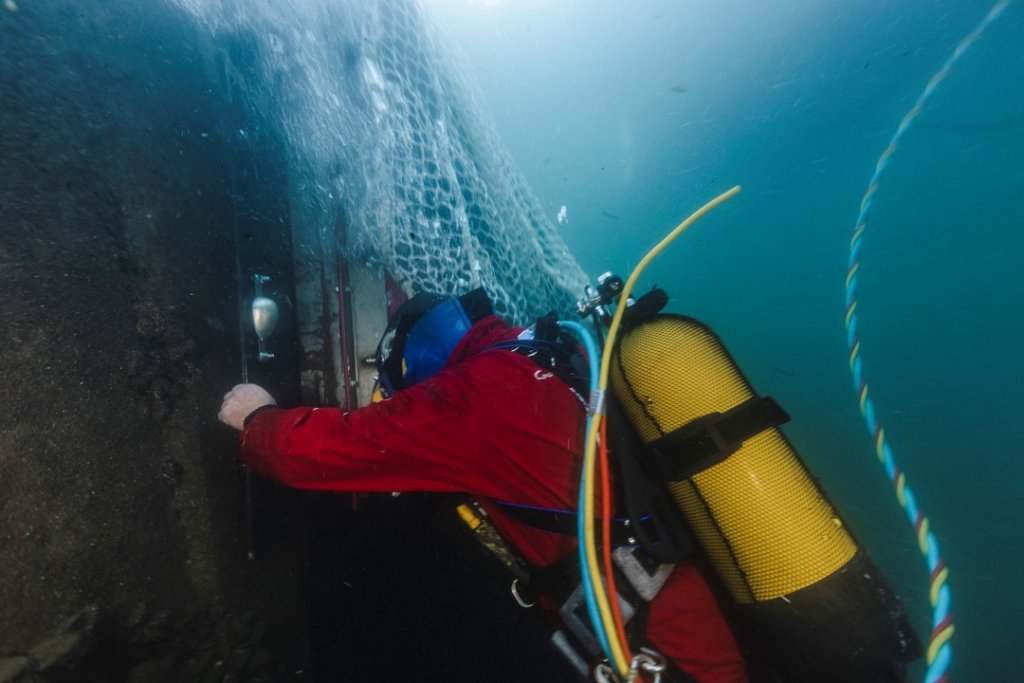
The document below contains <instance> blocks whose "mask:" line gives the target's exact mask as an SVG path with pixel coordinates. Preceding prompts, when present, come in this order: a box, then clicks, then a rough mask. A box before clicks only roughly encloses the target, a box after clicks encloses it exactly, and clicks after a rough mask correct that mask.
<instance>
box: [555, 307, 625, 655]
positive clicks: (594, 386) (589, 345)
mask: <svg viewBox="0 0 1024 683" xmlns="http://www.w3.org/2000/svg"><path fill="white" fill-rule="evenodd" d="M558 325H559V326H560V327H562V328H564V329H566V330H569V331H571V332H572V333H573V334H575V335H576V337H577V338H579V340H580V341H581V342H582V343H583V348H584V350H585V351H586V353H587V365H588V366H589V369H590V397H591V398H592V397H593V396H594V395H595V393H596V392H597V390H598V385H599V379H598V376H599V368H598V364H599V363H600V359H601V354H600V351H599V350H598V348H597V342H595V341H594V337H593V335H592V334H590V332H589V331H588V330H587V328H585V327H584V326H583V325H580V324H579V323H577V322H573V321H571V320H559V321H558ZM593 419H594V414H593V411H592V410H590V409H589V408H588V410H587V432H589V431H590V424H591V422H592V421H593ZM587 432H585V433H587ZM587 476H588V473H587V471H586V468H581V471H580V492H581V493H582V492H583V491H585V490H586V485H587ZM582 505H583V501H582V496H581V498H580V509H579V513H578V514H577V515H576V534H577V536H578V537H579V541H578V542H577V544H576V545H577V546H578V547H579V553H580V575H581V576H582V585H583V597H584V599H585V600H586V602H587V614H589V615H590V623H591V624H592V625H593V627H594V632H595V633H596V634H597V639H598V641H599V642H600V643H601V649H602V650H603V651H604V653H605V655H606V656H607V657H608V658H609V659H611V656H612V655H611V648H610V647H609V646H608V634H607V633H606V632H605V630H604V626H603V623H602V621H601V616H600V614H599V613H598V608H597V598H596V597H595V595H594V584H593V583H592V582H591V579H590V574H589V572H587V571H586V567H587V565H588V563H589V561H588V557H587V544H586V543H584V538H585V536H586V532H585V531H584V522H585V519H584V516H583V507H582Z"/></svg>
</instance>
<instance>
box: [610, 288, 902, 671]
mask: <svg viewBox="0 0 1024 683" xmlns="http://www.w3.org/2000/svg"><path fill="white" fill-rule="evenodd" d="M638 308H640V307H638ZM628 317H629V316H627V318H628ZM634 317H638V318H641V319H639V320H629V321H627V322H625V323H624V325H623V330H622V331H621V333H620V336H619V340H618V343H617V344H616V347H615V348H614V350H613V352H612V358H611V363H610V370H609V373H610V381H611V386H612V388H613V391H614V395H615V398H616V399H617V401H618V403H619V404H620V406H621V407H622V410H623V412H624V413H625V414H626V417H627V419H628V421H629V422H630V423H631V425H632V427H633V428H634V429H635V431H636V433H637V434H638V436H639V437H640V440H641V441H642V442H643V443H644V445H645V447H644V449H643V452H642V453H640V454H638V456H639V458H638V459H639V460H640V461H641V462H642V464H643V465H644V468H645V469H646V470H647V473H648V476H649V477H651V478H654V479H658V480H661V481H663V482H664V484H665V486H666V488H667V489H668V491H669V492H670V494H671V496H672V498H673V499H674V500H675V503H676V505H677V506H678V507H679V509H680V510H681V511H682V513H683V516H684V517H685V519H686V521H687V523H688V525H689V526H690V529H691V531H692V532H693V534H694V536H695V537H696V538H697V540H698V542H699V543H700V545H701V547H702V548H703V550H704V553H705V554H706V556H707V558H708V561H709V562H710V564H711V565H712V567H713V569H714V571H715V573H716V574H717V576H718V578H719V579H720V581H721V584H722V586H723V587H724V589H725V591H726V592H727V593H728V595H729V597H731V601H732V603H733V606H732V608H731V610H730V611H731V612H732V616H733V618H734V623H735V625H736V626H737V634H738V635H739V636H740V638H741V640H743V641H744V644H745V645H748V646H751V647H753V648H754V649H756V650H757V651H758V654H757V655H756V656H757V657H758V658H759V659H761V660H767V662H768V663H769V665H770V668H771V669H773V670H775V671H776V672H778V673H779V674H781V675H782V676H783V680H786V681H788V682H793V681H801V682H802V681H807V682H811V681H814V682H815V683H818V682H821V681H831V682H838V681H849V682H851V683H853V682H854V681H856V682H857V683H865V682H870V681H879V682H882V681H886V682H888V681H900V680H903V678H902V673H901V672H902V662H905V661H909V660H912V659H914V658H916V657H918V656H920V643H919V641H918V640H917V638H916V636H915V635H914V633H913V630H912V629H911V628H910V626H909V624H908V623H907V620H906V615H905V612H904V610H903V607H902V604H901V603H900V601H899V599H898V598H897V597H896V596H895V594H894V593H893V592H892V591H891V589H890V588H889V587H888V585H887V584H886V582H885V580H884V579H883V578H882V576H881V574H880V572H879V571H878V570H877V569H876V568H875V567H874V566H873V564H872V563H871V561H870V559H869V558H868V557H867V555H866V554H864V553H863V552H862V551H860V550H859V548H858V545H857V543H856V541H855V540H854V538H853V536H852V535H851V534H850V532H849V531H848V530H847V528H846V526H845V525H844V524H843V522H842V520H841V519H840V517H839V515H838V514H837V513H836V511H835V509H834V508H833V506H832V505H831V503H830V502H829V500H828V499H827V497H826V496H825V494H824V492H823V491H822V490H821V489H820V487H819V486H818V485H817V484H816V482H815V481H814V479H813V478H812V477H811V475H810V474H809V473H808V471H807V469H806V467H805V466H804V464H803V463H802V462H801V460H800V458H799V456H798V455H797V453H796V451H795V449H794V448H793V446H792V445H791V444H790V443H789V441H788V440H787V439H786V437H785V435H784V434H783V433H782V431H781V430H780V429H779V427H778V425H779V424H782V423H783V422H786V421H787V420H788V419H789V418H788V416H787V415H786V414H785V413H784V412H783V411H782V410H781V409H780V408H779V407H778V406H777V405H776V404H775V402H774V401H772V400H771V399H767V398H760V397H758V395H757V394H756V392H755V391H754V389H753V387H752V386H751V385H750V383H749V382H748V381H747V379H746V377H744V375H743V373H742V371H741V370H740V369H739V367H738V366H737V364H736V363H735V361H734V360H733V359H732V357H731V356H730V354H729V352H728V351H727V350H726V348H725V346H724V345H723V344H722V342H721V341H720V340H719V338H718V337H717V336H716V335H715V334H714V333H713V332H712V331H711V330H710V329H709V328H708V327H707V326H705V325H704V324H702V323H700V322H699V321H697V320H694V319H692V318H687V317H684V316H679V315H668V314H651V315H646V316H634Z"/></svg>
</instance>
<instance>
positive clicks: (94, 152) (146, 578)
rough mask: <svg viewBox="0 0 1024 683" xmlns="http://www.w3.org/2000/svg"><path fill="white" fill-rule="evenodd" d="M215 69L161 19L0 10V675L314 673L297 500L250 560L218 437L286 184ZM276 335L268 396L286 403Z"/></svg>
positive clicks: (68, 5)
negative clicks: (247, 279)
mask: <svg viewBox="0 0 1024 683" xmlns="http://www.w3.org/2000/svg"><path fill="white" fill-rule="evenodd" d="M12 8H16V9H17V11H12ZM239 49H244V46H239ZM210 73H211V69H210V65H209V64H204V63H203V60H202V57H201V56H200V54H199V52H198V51H197V48H196V45H195V40H194V33H193V31H192V30H191V29H190V26H189V23H188V22H186V21H183V20H182V18H181V17H180V16H178V15H177V14H176V13H175V12H172V11H170V10H167V9H161V6H160V4H159V3H149V2H146V3H144V2H126V3H113V4H110V5H107V4H94V3H73V2H54V3H21V6H18V5H14V4H13V3H8V4H7V6H6V8H4V7H0V283H2V284H0V377H2V383H3V388H2V390H0V557H2V569H0V681H14V680H19V681H20V680H34V679H37V678H38V679H40V680H55V681H56V680H74V681H84V680H134V681H152V680H208V679H210V680H222V679H223V677H224V675H226V674H228V673H231V674H233V675H235V676H236V677H237V678H236V679H237V680H258V679H264V680H270V678H271V677H272V676H274V677H278V676H279V675H280V674H281V672H282V671H284V670H285V669H286V668H287V663H288V662H290V661H294V662H300V661H302V659H303V657H304V654H303V648H304V644H303V634H302V630H303V628H302V624H303V622H302V620H301V618H298V619H297V618H296V610H297V609H299V610H300V611H301V595H299V594H298V593H297V591H299V588H300V584H299V582H298V581H296V580H295V577H297V576H299V568H300V567H301V565H302V562H303V553H302V550H301V548H302V546H301V543H302V533H301V529H302V528H303V525H302V524H301V516H302V514H303V513H302V512H301V510H302V505H301V501H296V500H295V499H294V498H293V497H290V496H289V493H288V492H287V491H283V490H276V489H275V490H273V492H272V493H271V494H269V495H271V496H272V500H273V507H274V511H273V515H269V514H268V515H266V516H267V517H270V518H271V519H269V520H266V519H265V520H261V525H260V537H259V539H258V542H259V554H258V559H257V560H256V561H254V562H250V561H249V560H247V558H246V552H247V547H246V523H245V513H244V510H245V506H244V499H243V479H242V476H241V474H240V471H239V468H238V465H237V463H236V457H235V454H236V453H237V445H236V443H235V437H234V434H233V433H232V432H231V430H229V429H227V428H225V427H224V426H223V425H221V424H219V423H218V422H217V420H216V413H217V409H218V407H219V404H220V397H221V395H222V394H223V393H224V391H225V390H226V389H227V388H230V386H232V384H235V383H237V382H238V381H239V379H240V368H241V364H240V358H239V343H238V330H239V322H238V318H237V315H236V312H237V310H238V294H239V293H238V287H237V284H236V245H235V232H236V231H237V233H238V235H239V239H240V242H241V250H242V254H241V258H242V260H243V261H245V262H246V264H247V266H248V267H249V268H258V269H259V270H261V271H263V272H265V273H268V274H271V275H273V276H274V277H275V278H276V280H275V282H274V284H275V285H276V286H277V287H278V288H279V289H280V291H281V292H282V293H287V291H288V287H289V281H288V278H289V277H290V276H289V275H288V274H289V272H290V267H291V263H290V261H291V249H290V244H289V241H288V240H289V237H288V235H289V232H288V230H287V224H286V223H282V221H287V218H288V215H289V213H288V209H287V205H286V200H285V193H284V192H282V191H281V188H282V187H283V186H284V185H285V180H284V178H283V170H282V167H281V164H280V150H279V149H278V148H277V146H276V142H275V140H274V138H273V136H272V127H271V126H262V127H261V126H260V125H259V124H260V123H261V121H262V120H263V117H266V116H268V115H270V114H272V112H253V111H245V110H243V109H242V103H241V102H239V101H238V100H237V99H235V98H234V97H233V93H232V92H231V90H230V86H229V85H227V84H226V82H218V81H217V80H212V79H211V77H210V75H209V74H210ZM257 128H260V129H262V130H266V131H268V133H267V134H266V135H264V136H262V137H258V136H256V135H247V136H246V138H245V139H242V137H241V136H242V134H241V133H239V132H238V131H245V130H256V129H257ZM282 225H283V226H284V228H285V229H282ZM279 298H280V303H281V304H282V306H283V308H284V310H283V318H284V319H285V322H284V323H283V324H284V325H285V326H287V324H288V323H287V319H288V315H289V310H288V299H287V297H279ZM285 339H287V335H283V336H282V342H281V343H280V344H277V345H276V346H277V347H278V348H276V349H275V350H276V351H277V355H278V359H279V362H278V363H277V364H276V367H277V368H279V369H278V370H275V371H263V374H262V377H261V381H263V382H265V383H267V384H268V385H269V386H271V387H273V389H274V390H275V391H276V392H279V393H280V394H281V395H282V396H283V397H285V399H287V398H288V397H291V396H294V395H295V392H296V391H297V388H296V387H294V386H293V385H294V384H295V382H294V379H293V377H294V374H293V372H290V370H293V368H294V357H295V354H296V351H295V349H294V346H295V345H294V342H287V341H284V340H285ZM289 366H291V367H289ZM261 485H262V484H258V486H261ZM260 491H263V489H260ZM264 506H265V507H268V506H269V504H268V503H267V502H266V499H265V502H264ZM293 516H294V517H295V518H296V519H298V522H296V523H293V524H291V523H286V522H289V521H295V520H294V519H292V517H293ZM274 520H277V522H274ZM297 605H298V606H300V607H299V608H297V607H296V606H297ZM282 667H283V668H282Z"/></svg>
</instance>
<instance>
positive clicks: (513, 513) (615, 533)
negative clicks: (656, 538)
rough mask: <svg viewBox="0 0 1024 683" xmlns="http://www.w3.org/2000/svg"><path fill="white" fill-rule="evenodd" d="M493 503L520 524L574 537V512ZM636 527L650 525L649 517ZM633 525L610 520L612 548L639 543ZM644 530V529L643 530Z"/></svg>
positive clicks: (623, 521)
mask: <svg viewBox="0 0 1024 683" xmlns="http://www.w3.org/2000/svg"><path fill="white" fill-rule="evenodd" d="M492 502H494V503H495V504H496V505H497V506H498V507H499V508H500V509H501V511H502V512H504V513H505V514H506V515H507V516H508V517H511V518H512V519H514V520H515V521H517V522H519V523H520V524H524V525H526V526H528V527H531V528H534V529H539V530H541V531H550V532H552V533H556V534H562V535H564V536H576V516H577V513H576V511H575V510H560V509H557V508H543V507H535V506H532V505H519V504H517V503H508V502H505V501H502V500H495V501H492ZM635 524H636V525H640V526H643V527H647V526H650V525H651V519H650V517H643V518H640V519H638V520H637V521H636V523H635ZM635 524H634V522H632V521H631V520H630V519H629V518H626V517H615V518H613V519H612V532H611V533H612V545H613V546H616V547H618V546H635V545H637V544H638V543H639V541H638V540H637V532H636V531H635ZM645 530H646V529H645Z"/></svg>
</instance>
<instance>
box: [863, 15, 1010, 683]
mask: <svg viewBox="0 0 1024 683" xmlns="http://www.w3.org/2000/svg"><path fill="white" fill-rule="evenodd" d="M1010 2H1012V0H999V2H997V3H996V4H995V5H994V6H993V7H992V9H991V10H989V12H988V14H987V15H985V18H984V19H982V20H981V22H980V23H979V24H978V25H977V26H976V27H975V29H974V30H973V31H971V32H970V33H969V34H968V35H967V36H966V37H965V38H964V39H963V40H961V41H960V43H959V44H958V45H957V46H956V49H955V50H953V54H952V55H950V57H949V59H947V60H946V63H945V64H943V65H942V68H941V69H939V71H938V72H937V73H936V74H935V75H934V76H932V78H931V80H929V81H928V85H927V86H925V89H924V91H923V92H922V93H921V95H920V97H918V98H917V101H916V102H914V106H913V107H911V109H910V111H908V112H907V113H906V114H905V115H904V116H903V120H902V121H900V125H899V126H898V127H897V129H896V132H895V133H894V134H893V136H892V138H891V139H890V140H889V145H888V146H887V147H886V148H885V151H884V152H882V155H881V156H880V157H879V158H878V162H877V163H876V164H875V172H874V174H873V175H872V176H871V181H870V182H869V183H868V187H867V190H866V191H865V192H864V197H863V199H861V202H860V214H859V215H858V216H857V224H856V227H855V228H854V230H853V236H852V238H851V239H850V261H849V269H848V270H847V275H846V343H847V346H848V347H849V350H850V355H849V361H850V372H851V373H852V374H853V383H854V387H855V388H856V390H857V398H858V401H859V403H860V412H861V415H863V416H864V420H865V422H866V423H867V428H868V431H869V432H870V434H871V438H872V441H873V442H874V445H875V452H876V453H877V454H878V460H879V462H881V463H882V466H883V467H884V468H885V473H886V475H887V476H888V477H889V480H890V481H891V482H892V485H893V487H894V489H895V491H896V498H897V500H898V501H899V504H900V506H901V507H902V508H903V510H904V512H905V513H906V515H907V518H908V519H909V520H910V523H911V524H913V525H914V532H915V534H916V535H917V544H918V547H919V548H920V549H921V553H922V554H923V555H924V556H925V559H926V560H927V563H928V571H929V585H930V590H929V592H928V595H929V599H930V601H931V605H932V631H931V636H930V638H929V643H928V652H927V658H926V661H927V664H928V670H927V672H926V674H925V683H946V681H947V680H948V676H949V665H950V662H951V661H952V657H953V646H952V643H951V642H950V640H951V638H952V637H953V614H952V612H951V610H950V605H951V602H952V594H951V591H950V588H949V584H948V578H949V569H948V568H947V567H946V562H945V560H943V558H942V554H941V553H940V552H939V544H938V541H937V540H936V538H935V535H934V534H933V533H932V531H931V529H930V525H929V523H928V517H927V516H925V514H924V512H923V511H922V510H921V508H920V507H919V506H918V504H917V500H916V498H915V496H914V493H913V491H912V490H911V489H910V487H909V486H908V485H907V477H906V475H905V474H904V473H903V472H902V471H901V470H900V468H899V466H897V464H896V460H895V458H894V457H893V454H892V449H891V448H890V446H889V443H888V442H887V441H886V439H885V430H884V429H883V428H882V425H881V424H880V423H879V421H878V418H877V415H876V414H875V407H874V404H873V403H872V402H871V398H870V396H869V393H868V382H867V379H866V378H865V376H864V367H863V363H862V361H861V357H860V339H859V337H858V336H857V271H858V270H859V269H860V247H861V237H862V236H863V234H864V229H865V228H866V227H867V222H868V213H869V212H870V210H871V204H872V203H873V201H874V195H875V192H876V191H877V190H878V185H879V183H880V181H881V179H882V175H883V173H884V172H885V169H886V167H887V166H888V165H889V161H890V160H891V159H892V156H893V154H894V153H895V152H896V150H897V148H898V147H899V145H900V142H901V141H902V140H903V136H904V135H905V134H906V132H907V130H909V129H910V126H911V125H912V124H913V122H914V119H916V118H917V116H918V114H920V113H921V110H922V109H924V106H925V104H926V103H927V102H928V100H929V99H930V98H931V96H932V93H934V92H935V89H936V88H937V87H938V86H939V84H940V83H941V82H942V81H943V80H944V79H945V78H946V76H947V75H949V72H950V69H952V68H953V65H955V64H956V62H957V61H958V60H959V59H960V57H961V56H962V55H963V54H964V52H966V51H967V49H968V48H969V47H970V46H971V45H972V44H973V43H974V42H975V41H976V40H977V39H978V38H979V37H980V36H981V34H982V33H984V31H985V29H987V28H988V26H989V24H991V23H992V21H994V20H995V19H996V17H998V16H999V15H1000V14H1001V13H1002V12H1003V10H1005V9H1006V7H1007V6H1008V5H1009V4H1010Z"/></svg>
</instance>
